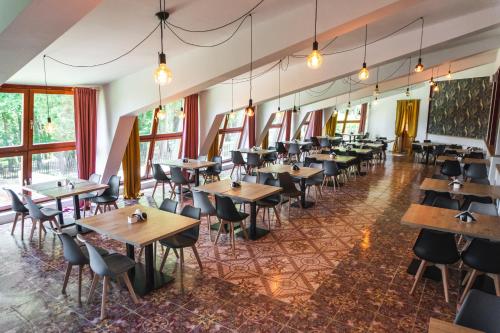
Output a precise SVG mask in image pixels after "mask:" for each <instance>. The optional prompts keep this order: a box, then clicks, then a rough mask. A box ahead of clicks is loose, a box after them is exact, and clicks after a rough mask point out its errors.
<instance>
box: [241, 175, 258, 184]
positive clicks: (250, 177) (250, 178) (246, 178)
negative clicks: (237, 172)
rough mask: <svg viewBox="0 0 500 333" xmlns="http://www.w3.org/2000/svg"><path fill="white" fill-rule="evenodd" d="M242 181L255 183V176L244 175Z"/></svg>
mask: <svg viewBox="0 0 500 333" xmlns="http://www.w3.org/2000/svg"><path fill="white" fill-rule="evenodd" d="M243 181H244V182H247V183H253V184H257V176H251V175H245V176H243Z"/></svg>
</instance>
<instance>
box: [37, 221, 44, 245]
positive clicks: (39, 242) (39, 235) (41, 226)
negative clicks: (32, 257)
mask: <svg viewBox="0 0 500 333" xmlns="http://www.w3.org/2000/svg"><path fill="white" fill-rule="evenodd" d="M38 225H39V226H40V228H39V229H40V230H38V248H40V249H41V248H42V229H43V222H42V220H38Z"/></svg>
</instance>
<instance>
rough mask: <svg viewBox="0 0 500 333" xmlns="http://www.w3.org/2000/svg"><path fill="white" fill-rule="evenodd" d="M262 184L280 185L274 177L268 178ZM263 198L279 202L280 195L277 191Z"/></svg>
mask: <svg viewBox="0 0 500 333" xmlns="http://www.w3.org/2000/svg"><path fill="white" fill-rule="evenodd" d="M264 184H265V185H269V186H276V187H280V181H279V180H278V179H274V178H268V179H267V180H266V182H265V183H264ZM265 199H267V200H269V201H274V202H276V203H279V202H280V201H281V195H280V194H279V193H276V194H273V195H270V196H267V197H266V198H265Z"/></svg>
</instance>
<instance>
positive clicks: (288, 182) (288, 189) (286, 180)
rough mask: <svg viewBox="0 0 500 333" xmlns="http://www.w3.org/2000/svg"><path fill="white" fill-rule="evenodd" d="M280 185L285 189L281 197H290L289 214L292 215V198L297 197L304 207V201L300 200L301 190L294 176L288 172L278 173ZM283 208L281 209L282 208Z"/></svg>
mask: <svg viewBox="0 0 500 333" xmlns="http://www.w3.org/2000/svg"><path fill="white" fill-rule="evenodd" d="M278 180H279V186H280V187H281V188H282V189H283V190H282V191H281V193H280V194H281V197H285V198H288V216H290V204H291V201H292V198H297V199H298V200H297V202H298V203H299V205H300V207H301V208H302V203H301V200H300V196H301V194H302V193H301V192H300V191H299V190H298V189H297V186H295V183H294V180H293V177H292V176H291V175H290V173H288V172H282V173H278ZM280 210H281V209H280Z"/></svg>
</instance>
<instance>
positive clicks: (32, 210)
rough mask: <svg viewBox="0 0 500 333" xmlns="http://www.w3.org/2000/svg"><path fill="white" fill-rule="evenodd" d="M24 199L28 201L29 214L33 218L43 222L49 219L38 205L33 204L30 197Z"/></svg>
mask: <svg viewBox="0 0 500 333" xmlns="http://www.w3.org/2000/svg"><path fill="white" fill-rule="evenodd" d="M23 197H24V200H26V206H27V207H28V211H29V214H30V216H31V217H32V218H34V219H36V220H43V219H45V218H46V217H47V216H46V215H45V214H44V213H43V212H42V210H41V209H40V208H39V207H38V205H37V204H35V203H34V202H33V200H32V199H31V197H30V196H27V195H23Z"/></svg>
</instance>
